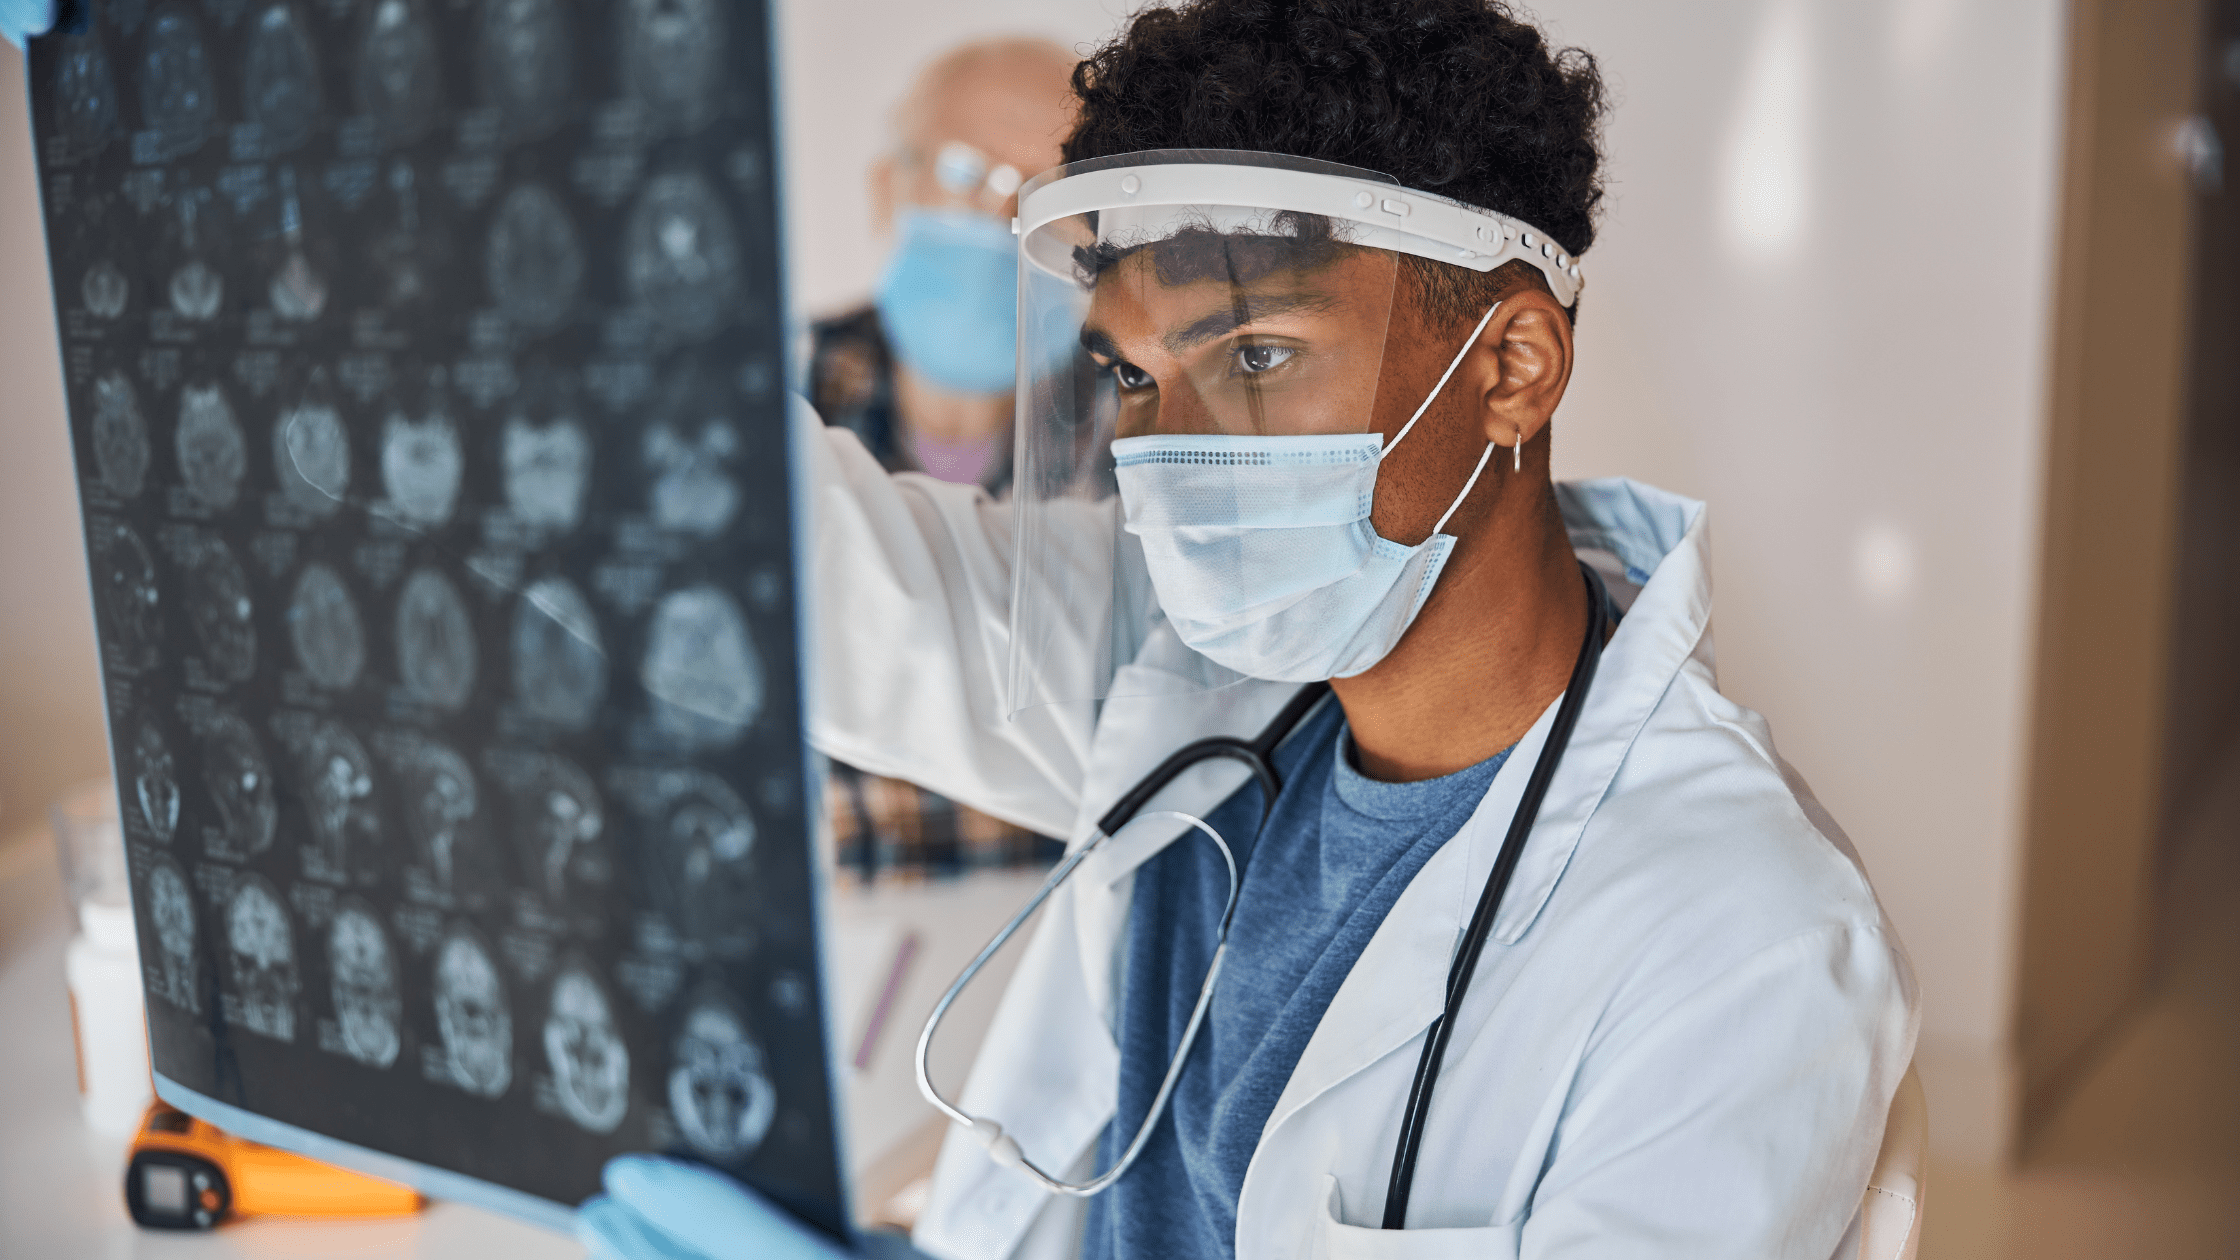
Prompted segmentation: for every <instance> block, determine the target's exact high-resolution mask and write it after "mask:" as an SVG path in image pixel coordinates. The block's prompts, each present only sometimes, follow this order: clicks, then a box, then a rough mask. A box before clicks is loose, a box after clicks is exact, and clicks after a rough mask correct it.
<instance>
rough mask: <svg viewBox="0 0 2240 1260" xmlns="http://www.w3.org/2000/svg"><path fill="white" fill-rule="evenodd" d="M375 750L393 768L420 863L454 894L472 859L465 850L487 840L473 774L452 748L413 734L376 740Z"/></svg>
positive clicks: (396, 789)
mask: <svg viewBox="0 0 2240 1260" xmlns="http://www.w3.org/2000/svg"><path fill="white" fill-rule="evenodd" d="M374 747H375V750H376V751H377V752H379V753H380V754H381V759H382V761H383V763H384V764H385V765H387V767H388V768H389V781H390V783H391V784H392V785H393V788H392V795H393V799H395V800H396V801H397V802H398V808H399V809H400V810H401V811H402V812H403V814H404V822H405V828H406V830H408V831H409V832H410V833H411V835H412V842H413V844H414V846H415V847H416V848H417V849H418V850H419V857H420V860H421V862H422V863H423V864H425V866H426V867H427V869H428V873H429V874H430V876H431V877H433V879H434V881H435V886H436V890H437V891H438V892H439V893H441V894H443V895H449V894H450V893H451V891H452V886H453V882H454V880H455V879H456V877H457V876H458V874H459V868H460V867H461V866H463V865H466V864H467V862H468V860H469V859H468V855H466V854H464V853H462V852H461V850H462V849H464V848H466V847H468V846H472V845H476V844H479V843H480V842H481V839H482V831H481V829H480V827H479V826H478V825H477V818H476V814H477V811H478V807H479V805H480V803H481V801H480V793H479V792H478V791H477V790H476V787H475V778H474V771H473V770H472V769H470V768H469V767H468V765H467V761H466V758H464V757H461V756H460V755H459V754H458V753H456V752H454V751H452V750H451V749H450V748H447V747H445V746H444V745H442V744H439V743H436V742H435V741H434V740H431V739H428V738H425V737H424V736H420V735H415V734H411V733H408V732H398V733H395V734H391V735H387V736H379V737H376V741H375V744H374Z"/></svg>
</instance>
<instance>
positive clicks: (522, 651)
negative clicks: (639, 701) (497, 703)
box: [513, 577, 607, 728]
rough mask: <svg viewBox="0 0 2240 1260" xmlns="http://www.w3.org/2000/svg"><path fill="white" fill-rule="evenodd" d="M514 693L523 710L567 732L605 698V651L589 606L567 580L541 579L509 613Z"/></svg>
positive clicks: (580, 724)
mask: <svg viewBox="0 0 2240 1260" xmlns="http://www.w3.org/2000/svg"><path fill="white" fill-rule="evenodd" d="M513 694H514V699H515V701H516V702H517V703H518V704H519V705H520V706H521V708H522V710H523V711H524V712H527V713H529V714H532V715H534V716H536V717H538V718H541V719H543V720H544V721H547V722H551V723H554V724H556V725H559V726H564V727H569V728H580V727H583V726H586V725H588V724H589V723H590V721H591V719H592V718H593V717H594V716H596V715H597V713H598V711H599V702H600V701H601V700H603V699H605V698H606V694H607V652H606V648H605V646H604V645H603V644H602V642H601V640H600V637H599V623H598V622H597V621H595V620H594V619H593V618H592V615H591V605H590V604H589V603H587V602H585V600H584V598H583V593H582V592H581V591H578V590H577V589H576V586H575V583H573V582H570V581H568V580H567V579H566V578H558V577H550V578H539V579H538V580H537V581H535V582H532V583H530V584H529V588H528V589H527V590H525V591H523V592H522V593H521V599H520V601H519V602H518V603H516V604H515V605H514V612H513Z"/></svg>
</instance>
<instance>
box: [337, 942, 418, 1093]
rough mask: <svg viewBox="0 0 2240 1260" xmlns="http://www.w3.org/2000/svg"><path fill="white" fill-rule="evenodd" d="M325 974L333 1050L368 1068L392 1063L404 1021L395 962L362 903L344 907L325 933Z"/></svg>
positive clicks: (400, 1042)
mask: <svg viewBox="0 0 2240 1260" xmlns="http://www.w3.org/2000/svg"><path fill="white" fill-rule="evenodd" d="M327 974H328V977H329V988H328V992H329V996H330V997H331V998H332V1000H333V1002H334V1019H335V1026H336V1029H335V1030H336V1034H337V1035H336V1037H335V1039H334V1040H335V1045H336V1048H338V1049H339V1050H340V1051H341V1052H342V1053H343V1054H346V1055H348V1056H350V1057H351V1058H353V1059H356V1060H357V1061H358V1062H360V1063H363V1064H365V1065H366V1066H368V1067H377V1068H385V1067H388V1066H389V1065H390V1064H392V1063H394V1062H396V1061H397V1050H398V1048H399V1047H400V1046H402V1045H403V1035H402V1033H401V1032H400V1029H401V1027H402V1024H403V1020H404V999H403V997H401V996H400V995H399V992H398V989H397V960H396V956H395V955H394V954H392V953H391V952H390V950H389V936H388V933H386V932H384V931H382V930H381V920H379V919H377V918H375V917H374V914H373V911H372V910H371V909H369V908H368V907H367V906H366V905H365V904H364V903H362V902H355V901H353V902H349V903H346V904H345V905H344V906H343V907H342V909H340V910H338V911H336V912H335V916H334V921H333V922H332V923H331V924H330V925H329V926H328V928H327Z"/></svg>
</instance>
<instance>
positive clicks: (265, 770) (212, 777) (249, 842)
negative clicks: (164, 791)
mask: <svg viewBox="0 0 2240 1260" xmlns="http://www.w3.org/2000/svg"><path fill="white" fill-rule="evenodd" d="M198 725H199V729H198V730H197V734H199V735H200V736H201V737H202V784H203V787H204V788H205V789H206V790H207V791H208V792H209V793H210V800H211V802H212V803H213V804H215V805H216V806H217V807H218V816H219V817H220V819H222V820H223V822H224V824H225V826H224V839H223V846H224V848H223V852H214V853H213V856H218V857H227V858H232V859H234V860H239V859H242V858H247V857H254V856H256V855H257V854H259V853H262V852H264V851H265V850H266V849H268V848H271V847H272V833H273V829H274V828H275V826H276V825H277V824H278V822H279V817H280V808H279V806H278V804H277V803H276V802H275V801H274V798H273V794H272V768H271V764H270V763H269V762H267V761H266V760H265V756H264V749H263V747H262V746H261V745H259V744H258V743H257V737H256V733H255V732H253V731H251V730H250V729H249V724H248V723H247V722H244V721H242V720H241V719H240V718H239V717H236V716H235V715H233V714H231V713H226V712H218V713H215V714H213V715H211V716H210V717H208V718H206V719H205V720H203V721H202V722H201V723H199V724H198Z"/></svg>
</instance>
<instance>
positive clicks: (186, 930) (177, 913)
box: [148, 858, 202, 1012]
mask: <svg viewBox="0 0 2240 1260" xmlns="http://www.w3.org/2000/svg"><path fill="white" fill-rule="evenodd" d="M148 917H149V919H151V920H153V921H154V923H155V929H156V944H157V947H158V949H159V951H160V955H159V960H158V963H157V969H156V971H155V973H154V975H153V976H152V977H151V981H152V983H151V984H150V985H149V989H148V992H149V993H150V994H151V995H152V996H155V997H159V998H162V999H163V1000H164V1001H166V1002H169V1003H171V1004H172V1005H173V1006H176V1007H178V1008H180V1009H181V1010H184V1011H188V1012H200V1011H201V1009H202V1002H201V999H200V998H199V997H197V996H196V994H195V983H194V977H195V968H194V937H195V931H194V892H193V890H192V889H191V888H190V887H189V886H188V884H187V877H186V876H185V875H183V874H181V873H180V871H179V867H178V864H177V863H175V862H173V861H171V860H170V859H169V858H162V859H159V860H158V861H157V862H156V863H155V866H154V867H153V869H151V870H150V871H149V872H148Z"/></svg>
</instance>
